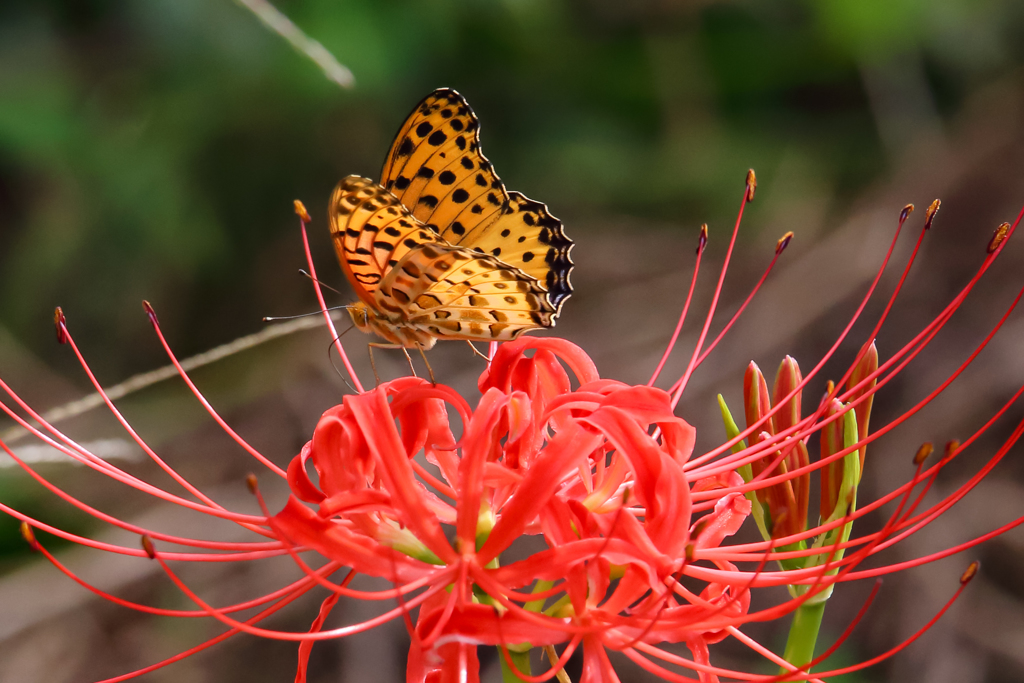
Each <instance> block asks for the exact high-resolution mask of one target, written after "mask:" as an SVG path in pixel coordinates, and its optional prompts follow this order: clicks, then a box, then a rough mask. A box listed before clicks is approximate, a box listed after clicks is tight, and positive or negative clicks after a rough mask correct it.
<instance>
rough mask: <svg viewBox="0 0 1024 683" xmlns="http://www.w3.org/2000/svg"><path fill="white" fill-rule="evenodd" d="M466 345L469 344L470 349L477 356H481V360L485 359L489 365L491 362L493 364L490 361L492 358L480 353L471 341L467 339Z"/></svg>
mask: <svg viewBox="0 0 1024 683" xmlns="http://www.w3.org/2000/svg"><path fill="white" fill-rule="evenodd" d="M466 343H467V344H469V348H471V349H473V353H475V354H476V355H478V356H480V357H481V358H483V359H484V360H485V361H487V362H488V363H490V362H491V359H490V358H488V357H487V356H485V355H484V354H482V353H480V351H479V350H478V349H477V348H476V347H475V346H473V342H471V341H469V340H468V339H467V340H466Z"/></svg>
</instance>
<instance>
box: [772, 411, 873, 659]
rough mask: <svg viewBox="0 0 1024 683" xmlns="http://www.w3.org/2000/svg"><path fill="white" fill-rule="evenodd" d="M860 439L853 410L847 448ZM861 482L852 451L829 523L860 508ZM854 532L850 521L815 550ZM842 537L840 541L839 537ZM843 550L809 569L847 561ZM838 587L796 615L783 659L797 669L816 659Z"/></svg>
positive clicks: (814, 559) (796, 590) (799, 589)
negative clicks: (823, 625) (830, 601)
mask: <svg viewBox="0 0 1024 683" xmlns="http://www.w3.org/2000/svg"><path fill="white" fill-rule="evenodd" d="M859 440H860V437H859V436H858V434H857V417H856V415H855V414H854V412H853V411H852V410H851V411H849V412H847V413H846V415H845V416H844V418H843V448H844V449H845V448H849V447H850V446H853V445H854V444H855V443H857V441H859ZM859 481H860V456H859V455H858V452H857V451H852V452H850V453H848V454H847V455H846V457H844V458H843V480H842V483H841V485H840V488H839V496H838V497H837V498H838V502H837V503H836V509H835V510H833V511H832V514H831V515H830V516H829V518H828V520H827V522H826V523H831V522H835V521H838V520H839V519H842V518H843V517H845V516H846V515H847V514H849V513H852V512H853V510H855V509H856V508H857V483H858V482H859ZM851 531H853V522H852V521H850V522H848V523H846V524H844V525H843V526H841V527H839V528H837V529H833V530H832V531H829V532H828V533H825V534H822V535H820V536H819V537H818V538H817V540H816V541H815V542H814V547H821V548H822V549H824V547H825V546H828V545H832V544H834V543H835V542H836V541H837V540H838V541H839V542H840V543H845V542H846V541H848V540H850V532H851ZM837 536H838V537H839V538H838V539H837V538H836V537H837ZM843 554H844V551H843V550H838V551H836V552H835V553H832V554H829V555H812V556H811V557H808V558H807V565H806V566H808V567H813V566H815V565H820V564H825V563H826V562H837V561H838V560H841V559H843ZM838 571H839V568H838V567H833V568H831V569H829V570H828V571H827V572H826V574H827V575H829V576H832V575H835V574H836V573H838ZM807 588H808V587H807V586H805V585H803V586H801V585H798V586H790V592H791V593H793V594H794V596H796V595H803V594H804V593H806V591H807ZM833 588H834V585H832V586H828V587H827V588H825V589H824V590H822V591H820V592H819V593H817V594H816V595H814V596H812V597H811V598H810V599H809V600H807V601H806V602H804V603H803V604H802V605H800V606H799V607H798V608H797V609H796V611H795V612H794V613H793V623H792V624H790V627H789V637H788V638H787V639H786V651H785V653H784V654H783V655H782V658H783V659H785V660H786V661H787V662H789V663H790V664H792V665H793V666H795V667H797V668H800V667H803V666H806V665H807V664H810V663H811V661H812V660H813V659H814V646H815V644H816V643H817V642H818V631H819V630H820V629H821V618H822V616H824V614H825V603H826V602H827V601H828V599H829V598H830V597H831V596H832V589H833ZM779 673H780V674H785V673H788V670H787V669H785V668H780V669H779Z"/></svg>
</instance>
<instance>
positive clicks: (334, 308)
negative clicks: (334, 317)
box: [263, 304, 352, 336]
mask: <svg viewBox="0 0 1024 683" xmlns="http://www.w3.org/2000/svg"><path fill="white" fill-rule="evenodd" d="M343 308H352V306H351V305H350V304H346V305H344V306H331V307H330V308H325V309H324V311H340V310H341V309H343ZM322 314H323V311H313V312H312V313H300V314H298V315H282V316H269V315H268V316H264V318H263V322H265V323H269V322H272V321H274V320H294V319H295V318H305V317H307V316H311V315H322ZM339 336H340V335H339Z"/></svg>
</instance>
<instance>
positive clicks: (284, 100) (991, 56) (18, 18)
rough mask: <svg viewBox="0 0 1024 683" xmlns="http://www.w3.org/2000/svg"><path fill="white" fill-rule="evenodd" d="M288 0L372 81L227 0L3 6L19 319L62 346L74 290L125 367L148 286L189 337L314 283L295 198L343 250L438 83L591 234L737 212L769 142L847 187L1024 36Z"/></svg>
mask: <svg viewBox="0 0 1024 683" xmlns="http://www.w3.org/2000/svg"><path fill="white" fill-rule="evenodd" d="M277 6H278V7H279V8H280V9H281V10H282V11H283V12H285V13H286V14H288V15H289V16H290V17H291V18H292V19H293V20H294V21H295V22H296V23H297V24H298V25H299V26H300V27H302V28H303V29H304V30H305V31H306V32H307V33H309V35H310V36H311V37H313V38H315V39H317V40H319V41H321V42H322V43H323V44H324V45H325V46H326V47H327V48H328V49H329V50H331V51H332V52H333V53H334V54H335V55H336V56H337V57H338V59H339V60H340V61H341V62H342V63H344V64H346V65H347V66H348V67H350V68H351V69H352V71H353V72H354V74H355V77H356V87H355V88H354V89H352V90H350V91H343V90H341V89H339V88H338V87H337V86H336V85H335V84H332V83H330V82H328V81H327V80H326V79H324V77H323V75H322V74H321V72H320V71H319V70H318V69H317V68H316V67H315V66H314V65H313V64H312V63H310V62H309V61H308V60H307V59H305V58H304V57H303V56H301V55H299V54H297V53H295V52H294V51H292V50H291V48H290V47H289V46H288V45H287V44H286V43H285V42H284V41H283V40H281V38H280V37H279V36H277V35H275V34H273V33H271V32H269V31H267V30H266V29H265V28H264V27H263V26H262V25H261V24H260V23H259V22H258V21H257V20H256V19H255V17H254V16H253V15H252V14H250V13H249V12H248V11H247V10H246V9H244V8H243V7H241V6H240V5H238V4H235V3H233V2H231V1H230V0H45V1H44V0H8V1H7V2H5V3H3V4H2V6H0V321H2V324H3V325H4V326H6V327H8V328H9V329H10V330H11V331H12V332H13V333H14V334H15V336H16V337H17V338H18V339H20V340H21V341H22V342H23V343H24V344H25V345H26V346H28V347H29V348H31V349H32V350H33V351H35V352H36V353H38V354H40V355H42V356H43V357H45V358H49V357H50V356H51V354H52V353H53V352H54V350H55V349H53V348H52V347H53V346H54V345H53V344H52V341H51V339H50V330H49V328H48V325H47V322H46V321H47V319H48V317H49V315H50V311H51V309H52V306H53V305H55V304H58V303H60V304H62V305H63V306H65V308H66V309H67V310H68V312H69V315H70V316H71V319H72V321H73V323H74V324H75V326H76V329H77V330H78V333H79V337H80V338H81V339H82V340H83V341H92V342H99V341H104V342H108V343H113V344H114V345H115V347H116V348H118V349H123V353H118V354H110V353H106V354H103V358H102V364H101V370H103V371H106V372H109V373H111V375H110V376H114V377H122V376H124V375H125V374H127V373H128V372H131V371H135V370H140V369H145V368H148V367H152V366H154V365H156V364H158V363H159V362H161V361H160V356H159V354H158V353H157V350H156V348H155V347H154V345H153V344H152V343H149V342H147V343H145V344H143V343H141V342H140V343H136V340H137V338H138V340H141V339H142V338H143V335H147V334H148V331H147V330H146V329H145V325H144V324H140V316H141V314H140V313H139V309H138V305H139V304H138V302H139V300H141V299H142V298H149V299H152V300H153V301H154V303H156V304H157V305H158V308H159V310H160V311H161V314H162V316H163V317H164V319H165V321H171V322H172V324H170V325H168V326H167V328H168V330H170V331H172V334H174V335H175V336H176V339H175V340H174V341H175V342H176V343H177V344H178V346H179V348H180V350H181V351H182V352H189V351H196V350H199V349H201V348H205V347H207V346H209V345H212V344H214V343H217V342H221V341H225V340H227V339H230V338H232V337H234V336H237V335H239V334H242V333H243V332H247V331H251V330H253V329H255V328H257V327H258V326H259V325H260V322H259V319H260V317H261V316H263V315H268V314H277V313H298V312H301V311H304V310H308V307H309V303H308V299H307V296H308V295H307V293H306V287H305V283H304V282H302V281H301V279H300V278H299V277H296V276H295V274H294V273H295V269H296V268H297V267H298V266H299V264H300V260H299V253H298V248H297V243H296V235H295V232H294V221H293V219H292V216H291V200H292V199H293V198H295V197H300V198H302V199H304V200H305V201H306V202H307V204H308V205H309V206H310V209H311V210H312V211H313V215H314V220H315V223H314V228H318V229H320V230H321V232H320V233H317V232H314V235H315V236H318V241H319V242H320V243H319V244H318V245H317V249H318V251H319V252H321V253H322V254H323V255H327V254H328V253H329V252H328V245H327V241H326V239H325V238H323V228H324V212H323V205H324V204H325V203H326V197H327V195H328V193H329V191H330V189H331V187H332V186H333V184H334V183H335V182H336V181H337V179H338V178H339V177H341V176H343V175H346V174H349V173H361V174H365V175H370V176H374V175H376V173H377V172H378V169H379V167H380V164H381V162H382V161H383V155H384V153H385V151H386V149H387V147H388V144H389V143H390V139H391V136H392V135H393V134H394V131H395V130H396V128H397V126H398V124H399V123H400V121H401V120H402V118H403V117H404V116H405V115H406V113H407V112H408V111H409V109H410V108H411V107H412V105H413V104H415V102H416V101H418V99H419V98H421V97H422V96H423V95H425V94H426V93H428V92H429V91H431V90H432V89H434V88H435V87H439V86H451V87H455V88H457V89H458V90H460V91H462V92H463V94H465V95H466V96H467V98H468V99H469V101H470V102H471V103H472V104H473V106H474V107H475V108H476V110H477V112H478V114H479V115H480V117H481V119H482V121H483V143H484V148H485V153H486V154H487V155H488V156H489V157H490V158H491V159H492V160H493V161H494V162H495V164H496V168H497V169H498V171H499V172H500V174H501V175H502V177H503V178H504V179H505V180H506V181H507V182H508V184H509V186H510V187H513V188H516V189H519V190H522V191H524V192H525V193H527V194H528V195H530V196H534V197H537V198H539V199H542V200H543V201H545V202H547V203H548V204H549V205H550V206H551V207H552V210H553V211H554V212H555V213H556V214H557V215H559V216H560V217H562V218H563V219H566V222H567V223H569V224H570V232H571V233H572V234H573V236H574V237H576V239H585V233H586V230H587V226H588V223H589V220H590V219H591V218H593V217H598V216H601V215H604V214H607V213H613V214H629V215H632V216H636V217H640V218H646V219H653V220H657V221H662V222H666V223H668V224H673V225H678V226H680V227H681V228H683V229H687V230H692V229H694V226H696V225H699V223H700V222H702V221H705V220H709V219H712V218H714V217H720V216H728V215H730V214H731V211H732V204H733V203H734V199H735V194H736V192H735V190H736V188H737V187H740V183H741V182H742V177H743V173H744V172H745V170H746V169H747V168H748V167H750V166H753V167H755V168H757V169H758V173H759V176H760V177H761V178H762V179H763V180H765V181H767V182H766V183H765V187H766V188H768V191H769V192H770V191H771V188H772V183H771V180H772V179H773V177H774V176H775V175H776V174H781V173H783V172H784V173H786V174H788V176H789V177H790V178H791V179H793V178H795V181H792V182H790V183H788V184H786V185H785V187H787V188H790V189H789V190H781V189H780V190H779V191H793V192H795V191H800V190H807V189H808V188H811V189H812V190H813V191H814V192H816V193H818V194H820V195H821V196H824V197H826V198H827V199H828V202H829V203H830V205H834V206H836V207H838V208H839V209H841V208H842V207H843V205H844V202H845V201H846V200H848V199H849V198H851V197H852V196H853V195H854V194H855V193H856V192H857V191H858V190H860V189H862V188H863V187H864V186H865V185H866V184H868V183H870V182H872V181H873V180H875V179H877V178H878V177H879V176H880V175H884V173H885V172H886V169H887V168H888V165H889V164H890V163H892V160H893V159H894V158H895V157H896V156H898V155H899V154H900V152H901V147H902V145H903V144H905V143H906V144H909V143H910V142H911V141H912V138H913V137H914V135H915V134H917V133H918V132H920V131H923V130H925V131H926V130H932V131H935V130H937V131H939V133H941V129H942V126H943V125H944V124H945V123H947V122H948V121H950V120H951V119H952V118H953V117H955V116H956V113H957V111H958V107H959V106H960V105H961V103H962V102H963V101H964V99H965V98H966V97H967V96H968V95H969V93H970V92H971V91H972V89H974V88H976V87H979V86H981V85H983V84H984V83H986V82H987V81H990V80H992V79H995V78H997V77H999V76H1000V75H1002V74H1005V73H1006V72H1008V71H1009V70H1012V69H1015V68H1018V67H1019V64H1020V63H1021V62H1022V61H1024V48H1021V42H1020V40H1019V39H1018V36H1019V35H1020V34H1021V31H1022V30H1024V9H1022V7H1021V5H1020V4H1019V3H1015V2H1013V1H1012V0H981V1H978V0H857V2H849V1H848V0H772V1H767V2H765V1H762V0H756V1H755V0H750V1H747V2H682V1H679V2H673V1H671V0H643V1H641V2H630V3H622V2H618V1H617V0H505V1H504V2H499V1H490V0H437V1H433V2H414V1H412V0H389V1H386V2H381V1H380V0H346V1H345V2H337V1H335V0H288V1H284V0H282V1H281V2H279V3H278V4H277ZM790 227H794V228H797V227H799V226H790ZM755 228H756V222H754V223H753V224H752V229H755ZM327 258H329V256H327ZM327 273H328V274H326V275H325V276H324V277H325V278H326V279H328V281H333V282H338V281H340V279H341V278H340V276H338V275H337V272H336V271H335V270H328V271H327Z"/></svg>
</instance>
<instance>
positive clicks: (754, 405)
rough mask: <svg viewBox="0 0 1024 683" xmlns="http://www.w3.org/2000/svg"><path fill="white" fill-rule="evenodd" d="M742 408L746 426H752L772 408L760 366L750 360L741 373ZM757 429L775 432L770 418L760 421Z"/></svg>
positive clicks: (770, 432)
mask: <svg viewBox="0 0 1024 683" xmlns="http://www.w3.org/2000/svg"><path fill="white" fill-rule="evenodd" d="M743 409H744V413H745V415H746V418H747V427H753V426H754V424H755V423H759V422H760V421H761V418H763V417H764V416H765V415H766V414H767V413H768V411H770V410H771V409H772V404H771V401H770V400H769V398H768V384H767V383H766V382H765V381H764V375H763V374H761V368H759V367H757V363H755V362H754V361H750V365H748V366H747V371H746V372H745V373H744V374H743ZM758 429H760V430H764V431H766V432H768V433H769V434H775V426H774V424H773V422H772V419H771V418H768V419H767V420H766V421H765V422H764V423H762V424H761V425H760V426H759V427H758Z"/></svg>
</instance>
